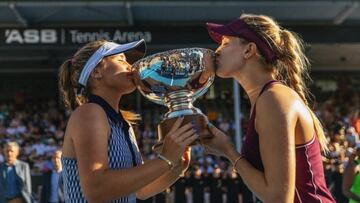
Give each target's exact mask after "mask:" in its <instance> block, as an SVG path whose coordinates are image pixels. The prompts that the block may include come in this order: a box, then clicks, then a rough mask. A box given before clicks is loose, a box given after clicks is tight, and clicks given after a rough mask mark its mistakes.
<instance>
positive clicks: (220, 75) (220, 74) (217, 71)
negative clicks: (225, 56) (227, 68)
mask: <svg viewBox="0 0 360 203" xmlns="http://www.w3.org/2000/svg"><path fill="white" fill-rule="evenodd" d="M216 75H217V76H218V77H219V78H229V77H230V76H228V74H226V73H225V72H224V71H222V69H221V68H218V69H217V70H216Z"/></svg>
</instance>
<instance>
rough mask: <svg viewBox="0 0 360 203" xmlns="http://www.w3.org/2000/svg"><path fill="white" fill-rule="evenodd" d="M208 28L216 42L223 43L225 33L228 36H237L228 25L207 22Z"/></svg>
mask: <svg viewBox="0 0 360 203" xmlns="http://www.w3.org/2000/svg"><path fill="white" fill-rule="evenodd" d="M206 28H207V30H208V33H209V35H210V37H211V39H213V40H214V41H215V42H217V43H219V44H220V43H221V41H222V38H223V36H224V35H226V36H236V33H234V32H233V31H232V30H231V29H229V28H228V27H227V26H226V25H221V24H216V23H206Z"/></svg>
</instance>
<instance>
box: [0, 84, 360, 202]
mask: <svg viewBox="0 0 360 203" xmlns="http://www.w3.org/2000/svg"><path fill="white" fill-rule="evenodd" d="M359 99H360V98H359V92H357V91H356V90H355V89H353V88H352V87H351V85H338V89H337V90H336V91H335V92H332V93H331V95H329V96H327V98H325V99H323V100H322V101H318V102H317V103H315V104H314V110H315V113H316V115H317V116H318V117H319V118H320V119H321V121H322V123H323V126H324V129H325V133H326V135H327V137H328V141H329V143H328V148H329V152H328V153H326V154H324V156H323V157H324V158H323V162H324V170H325V176H326V181H327V184H328V186H329V188H330V190H331V192H332V194H333V196H334V197H335V199H336V200H337V202H347V199H346V197H345V196H344V195H343V193H342V188H341V185H342V174H343V173H344V169H345V167H346V165H347V163H348V158H349V156H350V155H351V154H352V153H353V152H354V150H355V147H356V145H357V143H359V133H360V106H359V104H360V103H359ZM59 106H60V105H59V104H58V102H56V101H37V102H36V103H18V102H1V101H0V149H1V150H0V151H1V152H2V153H0V163H1V162H4V159H5V158H4V153H3V152H4V149H3V148H4V146H5V143H6V142H8V141H15V142H17V143H18V144H19V146H20V154H19V156H18V159H19V160H22V161H24V162H26V163H28V164H29V166H30V170H31V175H32V177H36V176H39V175H41V174H43V173H44V172H46V171H51V170H53V165H54V164H53V163H52V160H51V157H52V156H53V154H54V152H55V151H56V150H57V149H60V148H61V146H62V140H63V136H64V129H65V127H66V121H67V118H68V116H69V114H70V112H69V111H66V110H64V109H63V108H61V107H59ZM196 106H198V107H200V108H201V109H202V110H203V112H204V113H205V114H206V115H207V116H208V118H209V120H210V121H211V122H212V123H213V124H214V125H215V126H217V127H218V128H219V129H221V130H222V131H224V132H226V133H227V134H228V135H229V136H231V138H232V139H234V137H233V136H234V130H235V125H236V124H235V123H234V120H233V115H232V110H231V109H233V103H232V95H231V94H230V93H229V92H225V93H222V94H220V95H219V97H217V98H215V99H211V100H205V99H204V100H201V102H198V103H197V104H196ZM248 109H249V104H246V103H244V104H242V110H243V112H248V111H249V110H248ZM163 110H164V109H160V108H159V107H158V106H157V105H155V104H151V103H146V104H145V105H144V106H142V110H141V116H142V121H141V122H139V124H138V125H135V126H134V131H135V133H136V135H137V138H138V145H139V147H140V150H141V152H142V154H143V155H144V157H145V159H152V158H154V157H155V156H154V153H153V151H152V146H153V145H154V144H155V142H156V140H157V132H156V129H157V128H156V124H157V122H158V121H159V119H160V117H161V114H162V113H163V112H162V111H163ZM247 114H248V113H244V115H242V132H245V130H246V126H247V117H248V116H247ZM36 192H37V191H36V188H35V189H34V188H33V193H36ZM253 201H256V200H253V196H252V194H251V193H250V192H249V191H248V189H247V188H246V187H245V185H244V183H243V182H242V180H241V178H240V177H239V176H238V175H237V174H236V173H234V172H233V171H232V166H231V165H229V163H228V162H227V161H226V160H225V159H223V158H221V157H214V156H211V155H207V154H206V153H205V152H204V150H203V148H202V147H201V146H195V147H192V160H191V164H190V168H189V170H188V171H187V173H186V174H185V175H184V177H182V178H181V179H179V181H177V182H176V183H175V184H174V185H173V186H172V187H171V188H169V189H168V190H166V191H164V192H163V193H161V194H159V195H157V196H156V197H153V198H151V199H149V200H145V201H142V202H194V203H198V202H217V203H218V202H229V203H232V202H253Z"/></svg>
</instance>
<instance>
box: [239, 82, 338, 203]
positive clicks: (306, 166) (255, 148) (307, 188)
mask: <svg viewBox="0 0 360 203" xmlns="http://www.w3.org/2000/svg"><path fill="white" fill-rule="evenodd" d="M275 82H280V81H276V80H272V81H270V82H268V83H266V84H265V85H264V87H263V88H262V90H261V92H260V94H259V96H260V95H261V94H262V93H263V92H264V91H265V90H266V89H267V88H268V87H269V86H270V85H271V84H273V83H275ZM255 116H256V102H255V104H254V107H253V110H252V113H251V116H250V120H249V124H248V128H247V132H246V135H245V137H244V140H243V147H242V150H241V153H242V155H243V156H244V158H245V159H246V160H247V161H249V162H250V163H251V164H252V165H253V166H254V167H255V168H256V169H258V170H260V171H264V166H263V164H262V161H261V155H260V149H259V135H258V134H257V132H256V130H255ZM294 147H295V148H296V150H295V152H296V179H295V198H294V202H296V203H313V202H320V203H321V202H322V203H328V202H331V203H333V202H335V200H334V199H333V198H332V196H331V194H330V192H329V190H328V188H327V186H326V182H325V176H324V168H323V164H322V158H321V150H320V144H319V141H318V139H317V136H316V135H314V136H313V138H312V139H311V141H309V142H308V143H305V144H302V145H296V146H294Z"/></svg>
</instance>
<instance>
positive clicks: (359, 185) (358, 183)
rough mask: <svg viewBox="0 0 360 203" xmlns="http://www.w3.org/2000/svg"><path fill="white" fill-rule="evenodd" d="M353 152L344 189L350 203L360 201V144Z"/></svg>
mask: <svg viewBox="0 0 360 203" xmlns="http://www.w3.org/2000/svg"><path fill="white" fill-rule="evenodd" d="M359 144H360V143H359ZM359 144H358V146H357V150H356V151H355V152H354V153H352V155H351V156H350V158H349V163H348V165H347V167H346V169H345V172H344V178H343V185H342V190H343V193H344V195H345V196H346V197H348V198H349V199H350V201H349V203H359V202H360V159H359V156H360V146H359Z"/></svg>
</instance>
